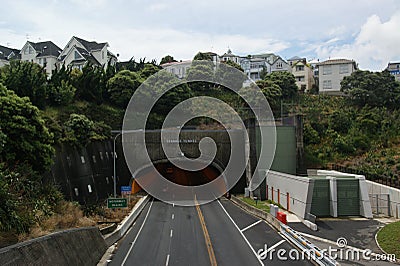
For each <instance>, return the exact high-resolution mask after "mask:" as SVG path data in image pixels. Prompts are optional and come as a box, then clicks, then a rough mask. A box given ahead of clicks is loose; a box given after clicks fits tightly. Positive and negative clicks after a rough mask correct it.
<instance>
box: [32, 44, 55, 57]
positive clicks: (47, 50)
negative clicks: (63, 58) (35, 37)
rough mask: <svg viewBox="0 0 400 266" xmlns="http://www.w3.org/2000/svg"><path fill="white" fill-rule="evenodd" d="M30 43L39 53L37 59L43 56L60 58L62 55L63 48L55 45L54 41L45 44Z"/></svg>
mask: <svg viewBox="0 0 400 266" xmlns="http://www.w3.org/2000/svg"><path fill="white" fill-rule="evenodd" d="M28 43H29V44H30V45H31V46H32V47H33V49H35V51H36V52H38V55H37V57H41V56H55V57H58V56H59V55H60V53H61V51H62V50H61V48H60V47H58V46H57V45H55V44H54V43H53V42H52V41H45V42H36V43H35V42H30V41H28Z"/></svg>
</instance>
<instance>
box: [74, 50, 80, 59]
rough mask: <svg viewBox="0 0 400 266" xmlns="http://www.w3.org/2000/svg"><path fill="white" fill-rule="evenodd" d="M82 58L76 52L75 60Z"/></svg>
mask: <svg viewBox="0 0 400 266" xmlns="http://www.w3.org/2000/svg"><path fill="white" fill-rule="evenodd" d="M79 58H81V56H80V55H79V53H78V51H75V59H79Z"/></svg>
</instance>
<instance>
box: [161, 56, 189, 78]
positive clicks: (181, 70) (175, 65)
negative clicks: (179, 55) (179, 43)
mask: <svg viewBox="0 0 400 266" xmlns="http://www.w3.org/2000/svg"><path fill="white" fill-rule="evenodd" d="M191 65H192V60H186V61H180V62H170V63H165V64H162V65H161V67H162V68H164V69H166V70H167V71H168V72H170V73H172V74H174V75H176V76H177V77H178V78H180V79H182V78H185V77H186V74H187V71H188V69H189V67H190V66H191Z"/></svg>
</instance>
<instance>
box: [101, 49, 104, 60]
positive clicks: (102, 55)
mask: <svg viewBox="0 0 400 266" xmlns="http://www.w3.org/2000/svg"><path fill="white" fill-rule="evenodd" d="M101 59H104V51H102V52H101Z"/></svg>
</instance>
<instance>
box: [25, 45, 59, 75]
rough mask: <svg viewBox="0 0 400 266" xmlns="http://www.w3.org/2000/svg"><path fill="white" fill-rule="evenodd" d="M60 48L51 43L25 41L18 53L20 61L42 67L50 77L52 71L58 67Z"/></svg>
mask: <svg viewBox="0 0 400 266" xmlns="http://www.w3.org/2000/svg"><path fill="white" fill-rule="evenodd" d="M60 53H61V48H60V47H58V46H57V45H55V44H54V43H53V42H51V41H45V42H37V43H35V42H30V41H27V42H26V43H25V45H24V46H23V47H22V49H21V51H20V55H21V60H22V61H29V62H34V63H37V64H39V65H40V66H42V67H44V69H45V70H46V73H47V75H48V76H49V77H50V76H51V74H52V72H53V70H55V69H56V68H57V67H58V60H57V58H58V56H59V55H60Z"/></svg>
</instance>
